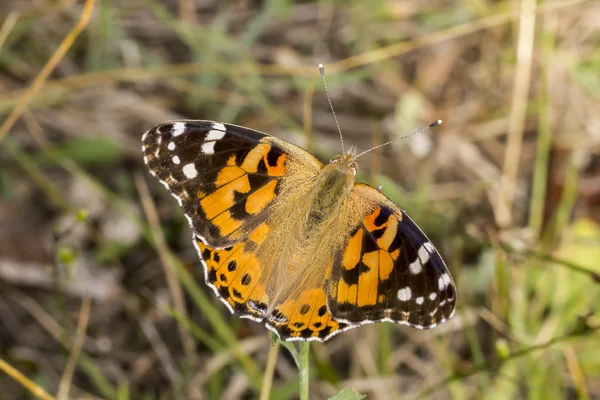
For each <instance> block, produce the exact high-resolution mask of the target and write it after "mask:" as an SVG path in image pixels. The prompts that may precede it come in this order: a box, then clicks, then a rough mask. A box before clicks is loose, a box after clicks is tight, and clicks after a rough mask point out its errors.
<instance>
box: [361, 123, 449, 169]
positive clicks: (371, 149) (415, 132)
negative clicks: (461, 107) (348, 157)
mask: <svg viewBox="0 0 600 400" xmlns="http://www.w3.org/2000/svg"><path fill="white" fill-rule="evenodd" d="M441 123H442V120H441V119H438V120H437V121H434V122H432V123H431V124H429V125H428V126H426V127H424V128H421V129H417V130H416V131H414V132H413V133H411V134H410V135H406V136H402V137H399V138H397V139H394V140H391V141H389V142H387V143H383V144H379V145H377V146H375V147H372V148H370V149H369V150H365V151H363V152H362V153H360V154H358V155H357V156H355V157H354V160H356V159H357V158H358V157H360V156H362V155H363V154H367V153H368V152H370V151H373V150H375V149H378V148H380V147H383V146H387V145H388V144H392V143H394V142H397V141H399V140H402V139H406V138H408V137H411V136H412V135H416V134H417V133H419V132H423V131H426V130H427V129H430V128H435V127H436V126H438V125H441Z"/></svg>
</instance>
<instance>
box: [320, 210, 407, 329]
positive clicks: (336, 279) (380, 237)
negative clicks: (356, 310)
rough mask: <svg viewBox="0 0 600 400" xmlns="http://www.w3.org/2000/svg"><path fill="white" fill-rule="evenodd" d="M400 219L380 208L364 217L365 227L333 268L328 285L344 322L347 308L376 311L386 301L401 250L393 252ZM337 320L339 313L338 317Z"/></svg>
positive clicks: (330, 294) (350, 239)
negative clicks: (387, 285) (386, 285)
mask: <svg viewBox="0 0 600 400" xmlns="http://www.w3.org/2000/svg"><path fill="white" fill-rule="evenodd" d="M399 222H400V221H399V219H398V218H397V217H396V216H395V215H389V214H388V215H384V214H382V209H381V208H380V207H377V208H375V209H374V210H373V211H372V212H371V213H370V214H368V215H367V216H365V217H364V218H363V220H362V224H361V225H359V226H358V228H356V231H355V232H354V233H353V234H352V235H351V236H350V238H349V239H348V241H347V242H346V245H345V247H344V250H343V254H342V255H341V259H340V260H339V261H338V262H339V263H340V264H341V266H340V267H341V268H334V276H333V279H332V281H331V282H330V284H329V297H330V299H331V301H332V303H333V304H334V305H336V307H337V306H338V305H339V308H336V312H338V313H339V314H340V318H341V319H342V320H343V319H344V318H343V314H344V309H347V308H350V307H363V308H365V309H366V308H371V309H372V308H375V307H377V306H378V304H381V303H382V302H385V301H387V296H386V293H383V292H382V291H381V290H380V289H381V285H382V282H385V281H387V280H388V279H389V278H390V275H391V274H392V272H393V270H394V262H395V261H396V260H397V259H398V257H399V255H400V250H399V249H393V250H392V251H390V250H391V249H390V247H392V244H393V243H394V240H395V239H396V236H397V234H398V223H399ZM334 315H336V317H338V314H335V313H334Z"/></svg>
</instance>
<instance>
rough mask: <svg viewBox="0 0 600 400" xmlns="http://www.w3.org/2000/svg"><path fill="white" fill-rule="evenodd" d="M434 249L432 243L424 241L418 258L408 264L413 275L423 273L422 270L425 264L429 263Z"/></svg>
mask: <svg viewBox="0 0 600 400" xmlns="http://www.w3.org/2000/svg"><path fill="white" fill-rule="evenodd" d="M434 251H435V250H434V248H433V245H432V244H431V243H429V242H425V243H423V244H422V245H421V247H420V248H419V251H418V253H417V259H416V260H415V261H413V262H412V263H410V265H409V266H408V269H409V270H410V273H411V274H413V275H417V274H419V273H421V271H422V270H423V265H425V264H427V262H428V261H429V254H431V253H433V252H434Z"/></svg>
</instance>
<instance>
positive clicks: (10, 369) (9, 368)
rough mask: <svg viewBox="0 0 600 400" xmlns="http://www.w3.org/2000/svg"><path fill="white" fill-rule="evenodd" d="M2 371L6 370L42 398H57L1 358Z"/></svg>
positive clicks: (46, 399)
mask: <svg viewBox="0 0 600 400" xmlns="http://www.w3.org/2000/svg"><path fill="white" fill-rule="evenodd" d="M0 371H4V373H6V374H7V375H8V376H10V377H11V378H13V379H14V380H15V381H17V382H19V383H20V384H21V385H23V387H24V388H26V389H27V390H28V391H29V392H30V393H31V394H32V395H34V396H35V397H37V398H38V399H42V400H56V398H54V397H52V396H51V395H49V394H48V392H46V391H45V390H44V389H42V388H41V387H39V386H38V385H37V384H35V382H33V381H31V380H30V379H29V378H27V377H26V376H25V375H23V374H22V373H21V372H19V371H18V370H16V369H15V368H13V367H12V366H11V365H10V364H9V363H7V362H6V361H4V360H3V359H1V358H0Z"/></svg>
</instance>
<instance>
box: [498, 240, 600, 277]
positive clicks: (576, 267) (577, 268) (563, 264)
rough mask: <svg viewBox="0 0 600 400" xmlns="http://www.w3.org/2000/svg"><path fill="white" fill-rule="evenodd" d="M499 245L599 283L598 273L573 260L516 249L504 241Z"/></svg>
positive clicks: (512, 252) (508, 250)
mask: <svg viewBox="0 0 600 400" xmlns="http://www.w3.org/2000/svg"><path fill="white" fill-rule="evenodd" d="M500 247H502V248H503V249H504V250H505V251H506V252H508V253H510V254H520V255H524V256H528V257H533V258H537V259H538V260H541V261H550V262H551V263H553V264H556V265H559V266H561V267H565V268H567V269H570V270H572V271H575V272H577V273H580V274H584V275H587V276H588V277H589V278H590V279H592V280H593V281H594V282H596V283H600V273H598V272H596V271H593V270H591V269H588V268H585V267H582V266H581V265H579V264H576V263H574V262H571V261H567V260H563V259H561V258H557V257H554V256H553V255H550V254H546V253H541V252H538V251H535V250H530V249H524V250H517V249H515V248H513V247H511V246H510V245H508V244H506V243H500Z"/></svg>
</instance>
